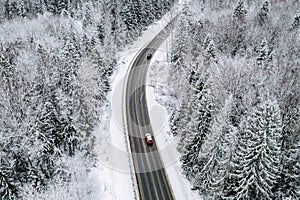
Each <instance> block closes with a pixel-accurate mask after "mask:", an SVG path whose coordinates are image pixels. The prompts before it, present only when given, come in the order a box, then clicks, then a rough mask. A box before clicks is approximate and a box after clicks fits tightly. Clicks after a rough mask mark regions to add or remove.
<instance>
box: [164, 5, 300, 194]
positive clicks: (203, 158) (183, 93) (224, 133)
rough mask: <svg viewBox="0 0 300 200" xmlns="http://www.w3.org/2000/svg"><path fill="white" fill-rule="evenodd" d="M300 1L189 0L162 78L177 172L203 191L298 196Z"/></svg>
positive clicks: (202, 192) (299, 167) (206, 192)
mask: <svg viewBox="0 0 300 200" xmlns="http://www.w3.org/2000/svg"><path fill="white" fill-rule="evenodd" d="M299 76H300V2H299V1H298V0H286V1H285V0H251V1H250V0H219V1H204V0H199V1H193V3H192V5H189V6H185V8H184V10H183V13H182V15H181V16H180V19H179V22H178V25H177V28H176V31H175V34H174V40H173V45H172V52H171V70H170V73H169V75H168V79H169V81H168V83H169V85H168V87H169V88H170V89H171V90H172V91H173V92H174V94H173V95H172V97H171V98H173V97H174V96H175V97H176V99H177V101H178V102H179V103H178V105H177V106H176V107H174V106H175V104H172V105H171V106H170V107H169V108H170V109H171V110H172V115H171V117H170V120H169V121H170V124H171V132H172V133H173V135H175V136H176V137H178V138H180V139H179V143H178V150H179V152H180V153H181V158H180V160H181V162H182V169H183V173H184V175H185V176H186V177H187V178H188V179H189V180H190V182H191V183H192V185H193V188H192V189H193V190H198V191H199V194H200V195H201V196H202V197H203V198H204V199H285V198H287V199H299V197H300V77H299Z"/></svg>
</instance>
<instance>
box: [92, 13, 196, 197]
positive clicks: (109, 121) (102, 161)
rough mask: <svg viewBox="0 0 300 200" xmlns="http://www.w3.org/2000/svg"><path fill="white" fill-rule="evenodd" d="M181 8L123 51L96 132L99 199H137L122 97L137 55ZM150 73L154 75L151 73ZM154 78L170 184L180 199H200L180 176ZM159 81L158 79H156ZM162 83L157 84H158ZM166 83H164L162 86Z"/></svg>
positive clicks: (158, 131)
mask: <svg viewBox="0 0 300 200" xmlns="http://www.w3.org/2000/svg"><path fill="white" fill-rule="evenodd" d="M177 11H178V8H175V9H174V10H172V11H171V12H169V13H168V14H166V15H165V16H164V17H163V19H162V20H160V21H159V22H156V23H155V24H153V25H152V26H151V27H149V29H148V30H146V31H145V32H144V34H143V35H142V37H140V38H139V39H138V40H137V41H136V42H134V43H133V44H132V45H130V46H129V47H128V48H127V49H124V50H123V51H122V52H119V54H118V57H119V61H118V67H117V70H116V71H115V73H114V75H113V76H112V79H111V82H112V91H111V92H110V93H109V95H108V99H109V102H110V104H109V105H107V106H106V107H104V108H103V115H102V119H101V125H99V127H98V128H97V129H96V130H95V131H96V135H97V137H98V138H97V144H98V145H97V148H96V151H97V153H98V159H99V165H98V168H97V170H95V171H96V172H93V174H95V176H100V178H99V179H100V181H101V185H100V186H99V187H100V191H99V192H97V194H98V195H99V198H98V199H105V200H107V199H108V200H120V199H124V200H126V199H128V200H132V199H136V198H137V197H136V196H137V194H136V193H135V192H134V191H136V189H137V188H136V187H137V185H136V182H135V177H134V176H133V175H132V173H133V168H132V165H131V163H132V161H131V156H130V154H129V152H128V151H129V148H128V141H127V136H126V135H125V134H124V133H125V131H124V130H125V125H124V119H123V117H122V116H123V105H122V98H123V95H124V89H125V88H124V83H125V81H126V78H127V72H128V70H129V67H130V65H131V62H132V60H133V59H134V57H135V55H136V54H137V53H138V51H139V50H140V49H141V47H143V46H145V45H146V44H147V43H148V42H149V41H151V40H152V39H153V38H154V37H155V35H156V34H157V33H159V32H160V31H161V30H162V29H163V28H164V26H165V25H166V24H167V23H168V22H169V21H170V19H171V18H172V17H173V16H175V14H176V12H177ZM168 44H170V38H169V39H168V40H167V41H166V42H165V43H164V44H163V45H162V46H161V49H160V50H159V51H158V52H157V53H156V54H155V55H154V57H153V59H152V60H163V59H166V51H167V49H168ZM149 74H153V73H152V72H149V73H148V75H149ZM153 78H155V77H154V76H150V75H149V76H148V79H147V85H148V87H147V101H148V109H149V113H150V115H151V121H152V123H153V129H154V134H155V137H156V141H157V143H158V147H159V151H160V155H161V156H162V160H163V162H164V164H165V166H166V171H167V174H168V177H169V181H170V183H171V186H172V188H173V191H174V194H175V197H176V199H180V200H184V199H187V200H189V199H193V200H194V199H197V195H196V194H194V193H192V192H191V190H190V185H189V183H188V181H187V180H186V179H185V178H183V177H182V175H181V173H180V163H179V154H178V153H177V151H176V141H175V139H174V138H173V137H172V136H170V134H168V123H167V122H168V114H167V112H166V110H165V108H164V107H162V106H161V105H159V104H158V103H157V102H156V100H155V99H156V98H155V94H154V90H153V87H152V86H151V84H150V83H151V82H153V80H152V79H153ZM156 81H157V80H156ZM158 82H159V81H157V83H158ZM162 84H163V83H162Z"/></svg>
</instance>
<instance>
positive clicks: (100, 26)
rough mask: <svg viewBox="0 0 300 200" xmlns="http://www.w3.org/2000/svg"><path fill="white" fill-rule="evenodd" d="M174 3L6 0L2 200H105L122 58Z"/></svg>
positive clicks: (0, 121) (1, 18) (1, 49)
mask: <svg viewBox="0 0 300 200" xmlns="http://www.w3.org/2000/svg"><path fill="white" fill-rule="evenodd" d="M153 2H155V6H156V7H155V8H154V7H153V6H154V4H153ZM173 4H174V1H162V0H157V1H132V0H126V1H120V0H108V1H102V0H100V1H98V0H97V1H96V0H74V1H69V0H49V1H38V0H28V1H24V0H0V35H1V37H0V80H1V84H0V126H1V130H0V146H1V149H0V199H5V200H6V199H8V200H10V199H96V197H94V196H93V195H94V194H95V191H96V190H98V188H93V187H94V186H95V185H97V187H100V186H99V185H100V184H101V183H94V182H93V181H95V180H97V177H91V176H90V172H91V170H92V169H93V168H94V167H95V166H96V164H97V156H96V155H95V152H94V147H95V135H94V132H93V130H94V128H95V126H96V125H97V124H98V123H101V121H100V119H101V112H102V111H101V109H102V107H103V105H105V104H106V103H107V98H106V95H107V93H108V92H109V91H110V76H111V74H112V73H113V70H114V68H115V65H116V60H117V56H116V52H117V51H118V50H121V49H122V48H123V47H124V46H125V45H127V44H128V43H130V42H132V41H133V40H135V39H136V37H137V36H139V35H140V34H141V33H142V31H143V30H144V29H146V28H147V26H148V25H150V24H151V23H153V22H154V20H156V19H159V18H160V17H162V15H164V14H165V13H166V12H167V11H168V10H169V9H170V8H171V7H172V6H173ZM123 8H126V9H127V10H126V13H124V12H123V10H124V9H123Z"/></svg>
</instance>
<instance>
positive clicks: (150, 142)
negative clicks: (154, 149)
mask: <svg viewBox="0 0 300 200" xmlns="http://www.w3.org/2000/svg"><path fill="white" fill-rule="evenodd" d="M145 140H146V143H147V144H148V145H150V146H152V145H153V138H152V135H151V134H150V133H146V134H145Z"/></svg>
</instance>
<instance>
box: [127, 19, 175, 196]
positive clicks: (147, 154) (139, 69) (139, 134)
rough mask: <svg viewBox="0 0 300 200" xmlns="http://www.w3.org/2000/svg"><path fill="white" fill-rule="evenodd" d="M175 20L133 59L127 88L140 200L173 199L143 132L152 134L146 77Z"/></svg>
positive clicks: (156, 156)
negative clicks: (152, 57)
mask: <svg viewBox="0 0 300 200" xmlns="http://www.w3.org/2000/svg"><path fill="white" fill-rule="evenodd" d="M174 21H175V20H173V22H172V23H171V24H169V25H167V26H166V27H165V29H164V30H163V31H162V32H161V33H160V34H159V35H157V36H156V37H155V38H154V39H153V40H152V41H151V42H149V43H148V45H147V46H146V47H145V48H144V49H143V50H141V51H140V53H139V55H138V56H136V58H135V60H134V62H133V65H132V68H131V70H130V71H129V75H128V82H127V86H126V97H125V101H126V102H125V107H126V116H127V117H126V119H127V128H128V130H127V131H128V134H129V142H130V148H131V152H132V158H133V164H134V169H135V175H136V179H137V184H138V188H139V196H140V199H142V200H144V199H145V200H164V199H166V200H167V199H169V200H172V199H174V196H173V192H172V189H171V187H170V184H169V182H168V178H167V176H166V173H165V169H164V166H163V163H162V161H161V159H160V156H159V152H158V150H157V146H156V143H155V138H154V144H153V146H148V145H147V144H146V142H145V133H152V134H153V129H152V127H151V124H150V119H149V113H148V107H147V102H146V90H145V84H146V76H147V70H148V68H149V64H150V59H147V55H148V54H149V53H151V54H152V55H153V54H154V53H155V52H156V50H157V49H158V48H159V46H160V45H161V43H162V42H163V41H164V40H165V39H166V38H167V36H168V35H169V34H170V30H171V29H172V26H173V24H174V23H175V22H174Z"/></svg>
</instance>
